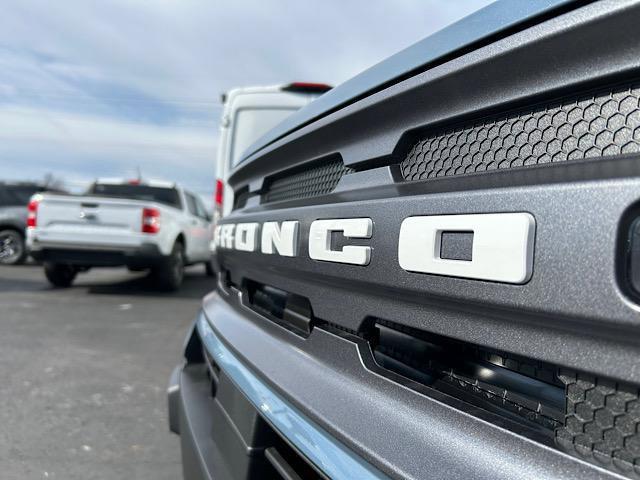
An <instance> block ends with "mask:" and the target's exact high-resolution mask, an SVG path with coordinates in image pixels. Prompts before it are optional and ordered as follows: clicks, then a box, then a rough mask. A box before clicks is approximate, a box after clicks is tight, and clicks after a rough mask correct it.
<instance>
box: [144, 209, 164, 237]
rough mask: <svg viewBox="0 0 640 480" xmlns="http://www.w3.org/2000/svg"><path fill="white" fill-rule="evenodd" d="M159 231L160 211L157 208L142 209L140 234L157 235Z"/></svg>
mask: <svg viewBox="0 0 640 480" xmlns="http://www.w3.org/2000/svg"><path fill="white" fill-rule="evenodd" d="M159 231H160V210H158V209H157V208H143V209H142V233H158V232H159Z"/></svg>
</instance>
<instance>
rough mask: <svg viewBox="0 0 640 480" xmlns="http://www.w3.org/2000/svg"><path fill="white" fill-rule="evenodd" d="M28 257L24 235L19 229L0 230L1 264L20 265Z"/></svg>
mask: <svg viewBox="0 0 640 480" xmlns="http://www.w3.org/2000/svg"><path fill="white" fill-rule="evenodd" d="M26 258H27V248H26V246H25V244H24V237H23V236H22V235H21V234H20V232H18V231H17V230H13V229H10V228H8V229H5V230H0V264H2V265H20V264H21V263H24V261H25V260H26Z"/></svg>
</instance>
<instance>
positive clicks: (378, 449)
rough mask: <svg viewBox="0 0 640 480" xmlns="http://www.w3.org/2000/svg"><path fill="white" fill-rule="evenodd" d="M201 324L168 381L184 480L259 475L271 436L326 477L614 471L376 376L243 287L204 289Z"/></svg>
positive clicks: (346, 349) (319, 332)
mask: <svg viewBox="0 0 640 480" xmlns="http://www.w3.org/2000/svg"><path fill="white" fill-rule="evenodd" d="M196 326H197V328H196V329H195V330H194V333H193V335H192V336H191V341H190V342H189V344H188V346H187V355H186V356H187V362H186V364H185V365H184V366H183V367H180V368H179V369H178V370H177V371H176V373H174V376H173V377H172V378H173V380H172V385H171V386H170V391H169V418H170V425H171V426H172V430H173V431H174V432H176V433H178V432H179V434H180V436H181V445H182V455H183V468H184V476H185V479H186V480H192V479H208V478H246V479H252V478H264V477H261V476H260V475H261V474H260V473H256V472H263V471H265V470H264V469H265V468H271V467H270V466H269V463H268V458H267V457H268V455H267V453H268V450H269V448H270V446H271V445H272V444H274V443H277V444H278V445H282V444H286V445H290V446H291V447H293V449H295V451H296V452H297V454H298V455H299V457H300V458H303V459H304V461H306V462H308V463H310V464H312V465H313V466H314V468H316V469H317V470H318V471H320V472H322V474H323V475H324V476H326V477H329V478H359V479H360V478H408V479H419V478H424V476H425V473H424V472H430V476H432V477H433V478H454V479H455V478H459V479H468V478H513V479H516V478H518V479H520V478H559V477H562V478H576V479H578V478H609V477H613V475H612V474H611V473H609V472H606V471H604V470H602V469H600V468H597V467H594V466H593V465H589V464H587V463H585V462H582V461H580V460H577V459H575V458H572V457H570V456H569V455H566V454H564V453H562V452H560V451H557V450H553V449H550V448H548V447H547V446H545V445H542V444H539V443H536V442H534V441H531V440H529V439H527V438H525V437H522V436H520V435H517V434H514V433H513V432H510V431H508V430H505V429H503V428H500V427H498V426H496V425H492V424H490V423H488V422H486V421H483V420H482V419H480V418H476V417H474V416H471V415H469V414H467V413H465V412H462V411H460V410H457V409H455V408H451V407H450V406H448V405H446V404H444V403H442V402H440V401H438V400H436V399H434V398H431V397H428V396H425V395H422V394H420V393H419V392H416V391H414V390H411V389H408V388H406V387H404V386H403V385H402V384H400V383H397V382H393V381H390V380H389V379H388V378H385V377H382V376H380V375H378V374H376V372H375V371H372V370H370V369H369V368H368V367H367V363H366V362H365V361H363V356H362V354H361V351H360V350H359V348H360V347H359V346H358V345H356V344H354V343H352V342H350V341H348V340H346V339H344V338H341V337H339V336H337V335H335V334H333V333H331V332H329V331H327V330H324V329H322V328H315V329H314V330H313V331H312V333H311V334H310V335H309V337H308V338H306V339H304V338H301V337H299V336H297V335H295V334H294V333H292V332H290V331H288V330H285V329H284V328H282V327H280V326H279V325H277V324H275V323H273V322H271V321H270V320H268V319H266V318H264V317H262V316H260V315H258V314H256V313H255V312H253V311H251V310H249V309H248V308H247V307H245V306H244V304H243V301H242V295H241V294H240V293H239V292H237V291H235V292H234V291H231V292H229V293H225V292H224V291H223V292H222V293H214V294H211V295H210V296H209V297H207V298H206V299H205V302H204V309H203V312H202V313H201V314H200V316H199V317H198V320H197V322H196ZM193 339H195V340H196V343H198V342H199V350H200V352H204V353H201V354H200V357H201V358H198V355H196V354H194V351H196V350H197V349H194V348H193V344H194V341H193ZM207 356H208V357H209V358H210V359H211V360H213V365H214V367H213V368H211V367H210V368H209V369H207V363H208V361H207V358H206V357H207ZM209 363H211V362H210V361H209ZM278 442H279V443H278ZM278 448H280V447H278ZM352 469H357V473H354V471H353V470H352ZM252 475H255V476H252ZM276 478H278V477H276ZM285 478H286V477H285ZM303 478H306V477H303ZM311 478H317V477H311ZM320 478H322V477H320Z"/></svg>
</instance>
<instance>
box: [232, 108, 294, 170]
mask: <svg viewBox="0 0 640 480" xmlns="http://www.w3.org/2000/svg"><path fill="white" fill-rule="evenodd" d="M296 110H297V108H241V109H239V110H238V111H237V112H236V115H235V118H234V120H233V124H232V128H233V136H232V140H231V165H232V166H236V165H237V164H238V162H240V157H241V156H242V154H243V153H244V151H245V150H246V149H247V148H248V147H249V146H250V145H251V144H252V143H253V142H255V141H256V140H257V139H258V138H260V137H261V136H262V135H264V134H265V133H267V132H268V131H269V130H271V129H272V128H273V127H275V126H276V125H277V124H279V123H280V122H282V121H283V120H284V119H285V118H287V117H288V116H289V115H291V114H292V113H293V112H295V111H296Z"/></svg>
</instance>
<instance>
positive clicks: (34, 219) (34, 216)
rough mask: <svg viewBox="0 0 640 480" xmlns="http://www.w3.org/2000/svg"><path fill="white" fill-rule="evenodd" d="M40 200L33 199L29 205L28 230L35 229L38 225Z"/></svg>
mask: <svg viewBox="0 0 640 480" xmlns="http://www.w3.org/2000/svg"><path fill="white" fill-rule="evenodd" d="M39 203H40V200H38V199H35V198H34V199H32V200H30V201H29V204H28V205H27V228H35V227H36V225H37V224H38V204H39Z"/></svg>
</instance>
